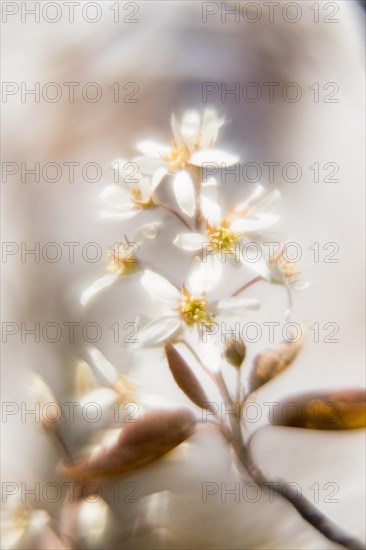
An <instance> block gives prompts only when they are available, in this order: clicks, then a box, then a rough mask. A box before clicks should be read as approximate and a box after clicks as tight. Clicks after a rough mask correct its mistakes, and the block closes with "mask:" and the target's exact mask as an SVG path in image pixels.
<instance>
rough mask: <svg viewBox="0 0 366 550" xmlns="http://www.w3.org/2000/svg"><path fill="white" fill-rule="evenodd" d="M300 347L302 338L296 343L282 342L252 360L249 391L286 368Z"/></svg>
mask: <svg viewBox="0 0 366 550" xmlns="http://www.w3.org/2000/svg"><path fill="white" fill-rule="evenodd" d="M301 347H302V338H301V339H300V340H299V341H297V342H283V343H282V344H281V345H280V346H279V347H278V348H277V349H273V350H271V349H270V350H266V351H263V352H262V353H260V354H259V355H257V356H256V357H255V359H254V365H253V370H252V372H251V374H250V378H249V391H250V392H252V391H254V390H257V389H258V388H260V387H261V386H263V384H266V383H267V382H269V381H270V380H272V378H274V377H275V376H277V374H279V373H280V372H282V371H283V370H284V369H285V368H286V367H288V366H289V365H290V364H291V363H292V362H293V361H294V359H295V358H296V357H297V355H298V353H299V351H300V349H301Z"/></svg>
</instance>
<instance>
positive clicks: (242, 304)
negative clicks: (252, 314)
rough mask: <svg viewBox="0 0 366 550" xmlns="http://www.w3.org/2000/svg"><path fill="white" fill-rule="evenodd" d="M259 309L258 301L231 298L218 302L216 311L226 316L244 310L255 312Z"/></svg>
mask: <svg viewBox="0 0 366 550" xmlns="http://www.w3.org/2000/svg"><path fill="white" fill-rule="evenodd" d="M259 307H260V303H259V302H258V300H254V299H252V298H237V297H231V298H225V299H224V300H220V301H219V302H218V303H217V309H218V310H219V311H220V312H221V313H226V314H229V315H231V314H237V313H240V312H242V311H246V310H251V311H254V310H257V309H259Z"/></svg>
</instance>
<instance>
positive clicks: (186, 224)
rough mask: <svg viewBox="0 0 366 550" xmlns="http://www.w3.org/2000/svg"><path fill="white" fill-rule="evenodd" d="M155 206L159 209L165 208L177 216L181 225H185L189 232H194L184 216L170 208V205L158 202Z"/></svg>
mask: <svg viewBox="0 0 366 550" xmlns="http://www.w3.org/2000/svg"><path fill="white" fill-rule="evenodd" d="M154 204H155V206H157V207H158V208H164V210H167V212H169V213H170V214H172V215H173V216H175V217H176V218H177V219H178V220H179V221H180V222H181V223H183V224H184V225H185V226H186V228H187V229H189V231H192V227H191V226H190V225H189V224H188V223H187V222H186V220H185V219H184V218H183V216H181V215H180V214H179V212H177V211H176V210H175V209H174V208H173V207H171V206H169V204H164V203H162V202H156V203H154Z"/></svg>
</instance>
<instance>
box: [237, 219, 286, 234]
mask: <svg viewBox="0 0 366 550" xmlns="http://www.w3.org/2000/svg"><path fill="white" fill-rule="evenodd" d="M278 220H279V217H278V216H275V215H274V214H257V215H254V216H245V217H244V218H239V219H238V220H235V221H234V222H233V223H232V224H231V226H230V229H232V230H233V231H237V232H239V233H251V232H253V231H260V230H261V229H266V228H267V227H269V226H271V225H273V224H274V223H275V222H277V221H278Z"/></svg>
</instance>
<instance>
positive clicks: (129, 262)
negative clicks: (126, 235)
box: [108, 242, 138, 275]
mask: <svg viewBox="0 0 366 550" xmlns="http://www.w3.org/2000/svg"><path fill="white" fill-rule="evenodd" d="M134 251H135V245H134V243H128V242H126V243H124V242H119V243H118V246H117V250H109V252H108V257H109V258H110V260H111V263H110V265H109V266H108V271H109V272H111V273H115V272H116V271H120V272H121V273H123V274H125V275H127V274H129V273H131V272H132V271H134V270H135V269H136V267H137V264H138V259H137V256H136V254H135V253H134Z"/></svg>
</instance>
